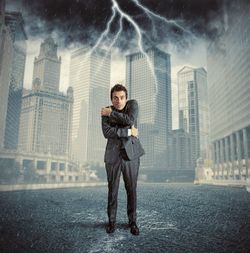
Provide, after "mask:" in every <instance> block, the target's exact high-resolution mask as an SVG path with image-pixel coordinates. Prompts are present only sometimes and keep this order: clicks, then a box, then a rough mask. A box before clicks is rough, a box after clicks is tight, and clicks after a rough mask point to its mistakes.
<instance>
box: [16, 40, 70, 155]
mask: <svg viewBox="0 0 250 253" xmlns="http://www.w3.org/2000/svg"><path fill="white" fill-rule="evenodd" d="M38 59H39V60H40V63H38V60H37V58H36V59H35V62H34V75H33V88H32V90H31V91H29V92H26V94H24V95H23V101H22V111H21V120H20V128H19V149H20V150H22V151H25V152H37V153H50V154H52V155H60V156H65V157H69V155H70V152H71V120H72V104H73V90H72V88H71V87H69V88H68V90H67V95H64V94H63V93H61V92H59V84H57V83H55V80H56V81H59V73H60V62H59V61H58V57H57V46H56V45H55V42H54V40H53V39H52V38H48V39H46V40H45V41H44V42H43V43H42V44H41V48H40V55H39V57H38ZM47 64H48V66H47ZM58 66H59V70H58ZM53 67H54V68H53ZM39 70H41V71H39ZM53 70H54V72H53ZM52 73H53V74H54V77H53V78H52V77H51V76H52ZM40 78H41V79H42V80H41V79H40Z"/></svg>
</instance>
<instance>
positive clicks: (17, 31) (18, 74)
mask: <svg viewBox="0 0 250 253" xmlns="http://www.w3.org/2000/svg"><path fill="white" fill-rule="evenodd" d="M5 23H6V25H7V26H8V27H9V28H10V30H11V35H12V38H13V42H14V44H13V57H12V67H11V80H10V87H9V95H8V108H7V115H6V125H5V137H4V147H5V148H6V149H16V148H17V145H18V131H19V122H20V113H21V103H22V89H23V80H24V68H25V61H26V40H27V36H26V33H25V31H24V21H23V18H22V14H21V13H19V12H6V13H5Z"/></svg>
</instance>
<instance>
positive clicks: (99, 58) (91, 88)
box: [70, 48, 111, 164]
mask: <svg viewBox="0 0 250 253" xmlns="http://www.w3.org/2000/svg"><path fill="white" fill-rule="evenodd" d="M110 61H111V54H110V53H108V52H107V51H105V50H101V49H98V50H95V51H93V52H89V51H88V49H86V48H81V49H78V50H76V51H75V52H73V53H72V55H71V65H70V84H71V85H72V87H73V89H74V93H75V95H74V108H73V121H72V152H73V155H74V159H76V160H78V161H79V162H81V163H86V162H88V163H100V164H102V163H103V161H104V150H105V143H106V140H105V139H104V137H103V134H102V129H101V116H100V110H101V108H102V107H104V106H107V105H109V104H110V99H109V88H110Z"/></svg>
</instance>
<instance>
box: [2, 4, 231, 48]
mask: <svg viewBox="0 0 250 253" xmlns="http://www.w3.org/2000/svg"><path fill="white" fill-rule="evenodd" d="M117 2H118V4H119V5H120V7H121V9H122V10H123V11H124V12H126V13H127V14H129V15H131V16H132V17H133V18H134V20H135V21H136V22H137V23H138V24H139V25H140V27H141V28H142V29H143V30H144V31H145V35H144V43H145V42H146V43H145V44H147V45H150V44H157V43H162V42H174V43H175V44H178V45H179V46H185V45H188V44H189V43H190V42H191V41H192V36H190V33H187V32H185V31H183V30H182V29H180V28H178V27H176V26H174V25H171V24H170V25H166V24H165V23H164V22H162V21H160V20H157V19H155V18H154V19H152V20H151V19H150V18H149V17H148V16H147V15H146V14H145V13H144V12H143V11H142V10H141V9H140V8H139V7H138V6H136V5H135V3H133V2H132V1H128V0H117ZM16 3H17V1H13V0H7V6H8V5H9V6H13V5H15V4H16ZM140 3H141V4H143V5H144V6H145V7H147V8H148V9H150V10H151V11H153V12H155V13H157V14H159V15H161V16H162V17H165V18H167V19H172V20H176V21H177V22H178V24H180V25H181V26H182V27H184V28H185V29H186V30H188V31H191V32H192V34H194V35H195V36H196V37H203V38H206V39H211V38H215V37H216V36H218V34H219V33H220V27H221V24H223V10H224V6H225V5H226V3H227V1H226V0H224V1H222V0H205V1H201V0H141V1H140ZM111 7H112V1H111V0H78V1H77V0H74V1H73V0H40V1H39V0H37V1H33V0H22V1H19V8H20V9H21V10H22V13H23V16H24V19H25V23H26V31H27V33H28V36H46V34H49V33H52V32H55V33H57V34H58V35H59V37H60V38H61V39H62V41H61V44H62V45H64V46H67V45H69V44H70V43H72V42H80V43H87V44H89V45H93V44H94V43H95V42H96V40H97V38H98V36H100V34H101V32H103V31H104V29H105V27H106V24H107V22H108V20H109V18H110V16H111V15H112V10H111ZM215 20H216V25H214V22H215ZM218 23H219V25H218ZM123 24H124V31H125V32H123V33H122V36H121V39H120V40H119V41H118V44H117V45H116V46H118V47H120V48H127V47H128V45H129V43H128V41H133V38H134V37H135V31H134V29H133V27H132V25H131V24H129V23H128V22H127V21H124V22H123ZM118 29H119V17H118V16H117V17H116V19H115V22H113V24H112V26H111V32H112V34H113V35H114V34H115V32H116V31H117V30H118ZM111 37H112V36H111Z"/></svg>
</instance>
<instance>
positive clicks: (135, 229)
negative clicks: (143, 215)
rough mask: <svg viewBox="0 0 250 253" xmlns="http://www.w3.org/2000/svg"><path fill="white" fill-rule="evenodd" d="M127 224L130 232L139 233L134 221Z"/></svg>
mask: <svg viewBox="0 0 250 253" xmlns="http://www.w3.org/2000/svg"><path fill="white" fill-rule="evenodd" d="M129 226H130V232H131V234H132V235H139V234H140V230H139V228H138V227H137V225H136V223H135V222H132V223H130V224H129Z"/></svg>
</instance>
